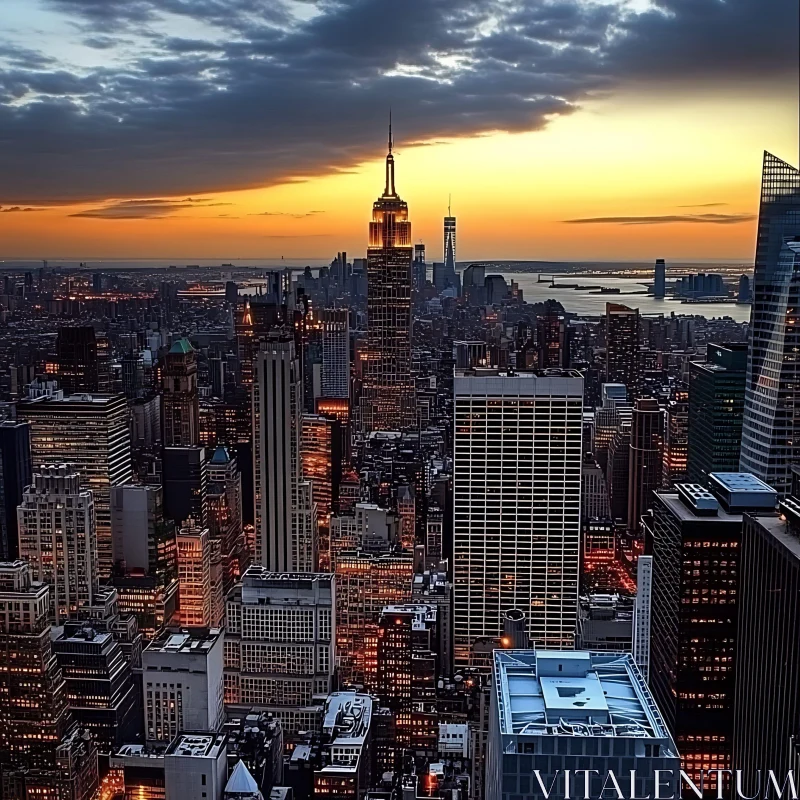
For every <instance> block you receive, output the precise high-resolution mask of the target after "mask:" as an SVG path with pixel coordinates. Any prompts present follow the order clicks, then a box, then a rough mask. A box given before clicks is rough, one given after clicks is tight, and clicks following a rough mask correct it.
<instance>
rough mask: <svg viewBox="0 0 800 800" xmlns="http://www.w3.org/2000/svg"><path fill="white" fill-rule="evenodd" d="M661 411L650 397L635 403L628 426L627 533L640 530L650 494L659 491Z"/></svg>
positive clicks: (650, 502) (651, 502) (661, 436)
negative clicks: (629, 425)
mask: <svg viewBox="0 0 800 800" xmlns="http://www.w3.org/2000/svg"><path fill="white" fill-rule="evenodd" d="M662 427H663V426H662V420H661V409H660V408H659V405H658V401H657V400H654V399H653V398H652V397H642V398H640V399H639V400H637V401H636V405H635V406H634V408H633V420H632V422H631V447H630V465H629V467H628V481H629V484H628V530H629V531H631V532H635V531H638V530H639V518H640V517H641V516H642V514H644V512H645V511H647V509H648V508H650V507H651V506H652V504H653V492H654V491H655V490H656V489H659V488H660V487H661V467H662V461H663V452H662V448H663V445H664V438H663V432H662Z"/></svg>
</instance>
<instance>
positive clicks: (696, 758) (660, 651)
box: [649, 472, 776, 789]
mask: <svg viewBox="0 0 800 800" xmlns="http://www.w3.org/2000/svg"><path fill="white" fill-rule="evenodd" d="M709 486H710V488H711V492H713V494H712V493H711V492H709V491H707V490H706V489H704V488H703V487H702V486H699V485H697V484H680V485H679V486H678V487H677V492H656V493H655V495H654V497H655V500H654V503H653V519H652V526H653V528H652V540H653V573H652V592H651V604H652V614H651V628H650V630H651V634H650V669H649V678H650V688H651V689H652V691H653V696H654V697H655V699H656V702H657V703H658V706H659V708H660V709H661V711H662V713H663V714H664V719H665V720H666V722H667V725H668V726H669V729H670V731H671V732H672V734H673V736H674V737H675V741H676V742H677V744H678V749H679V751H680V754H681V759H682V768H683V769H684V770H685V771H686V773H687V774H688V775H689V777H690V778H692V780H693V781H694V782H695V783H698V781H699V779H700V771H701V770H704V769H705V770H712V769H730V760H731V731H732V727H733V702H734V677H735V674H736V672H737V665H736V658H737V654H738V650H739V648H737V646H736V636H737V633H736V627H737V616H738V593H739V570H740V566H741V548H740V544H741V536H742V514H743V513H744V512H746V511H754V510H757V511H772V509H774V507H775V502H776V494H775V491H774V490H773V489H771V488H770V487H769V486H767V485H766V484H764V483H762V482H761V481H760V480H758V478H756V477H754V476H753V475H747V474H740V473H735V472H734V473H713V474H712V475H711V476H709ZM706 785H707V787H708V788H710V789H714V788H716V786H715V785H714V784H713V782H712V780H710V779H709V777H708V776H707V783H706Z"/></svg>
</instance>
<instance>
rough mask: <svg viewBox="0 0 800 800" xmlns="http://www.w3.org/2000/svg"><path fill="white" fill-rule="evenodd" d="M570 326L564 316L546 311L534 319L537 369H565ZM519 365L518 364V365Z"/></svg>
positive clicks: (567, 357) (567, 365)
mask: <svg viewBox="0 0 800 800" xmlns="http://www.w3.org/2000/svg"><path fill="white" fill-rule="evenodd" d="M571 332H572V328H570V326H569V322H567V320H566V319H564V317H562V316H559V315H558V314H556V313H548V314H546V315H545V316H543V317H539V319H537V321H536V353H537V359H536V361H537V364H536V366H537V367H538V368H539V369H560V368H563V369H567V368H568V367H569V365H570V364H569V362H570V338H571V337H570V334H571ZM518 366H519V365H518Z"/></svg>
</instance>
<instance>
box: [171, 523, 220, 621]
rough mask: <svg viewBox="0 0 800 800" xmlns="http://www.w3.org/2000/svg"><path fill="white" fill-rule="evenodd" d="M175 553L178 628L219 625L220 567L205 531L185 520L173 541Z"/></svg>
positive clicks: (217, 550) (217, 551)
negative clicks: (179, 623) (179, 625)
mask: <svg viewBox="0 0 800 800" xmlns="http://www.w3.org/2000/svg"><path fill="white" fill-rule="evenodd" d="M175 543H176V546H177V552H178V599H179V602H180V618H181V625H183V626H184V627H187V628H204V627H205V628H210V627H219V626H220V625H221V624H222V611H223V609H222V601H223V595H222V565H221V559H220V552H219V548H218V547H217V548H214V547H213V544H214V543H212V541H211V538H210V536H209V533H208V528H200V527H198V526H197V525H195V524H194V520H191V519H190V520H189V521H188V524H186V525H184V526H183V527H182V528H181V529H180V530H179V531H178V534H177V536H176V537H175Z"/></svg>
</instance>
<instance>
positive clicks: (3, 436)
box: [0, 419, 32, 561]
mask: <svg viewBox="0 0 800 800" xmlns="http://www.w3.org/2000/svg"><path fill="white" fill-rule="evenodd" d="M31 476H32V473H31V432H30V425H28V423H27V422H18V421H17V420H13V419H4V420H3V421H2V422H0V559H2V560H3V561H14V560H15V559H16V558H17V557H18V556H19V534H18V529H17V506H18V505H19V504H20V503H21V502H22V492H23V491H24V489H25V487H26V486H28V484H30V482H31V480H32V477H31Z"/></svg>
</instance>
